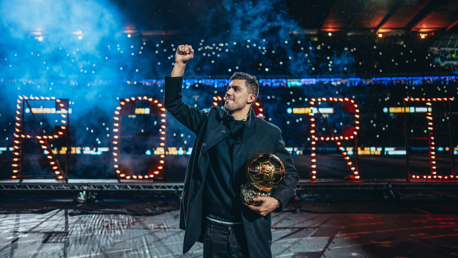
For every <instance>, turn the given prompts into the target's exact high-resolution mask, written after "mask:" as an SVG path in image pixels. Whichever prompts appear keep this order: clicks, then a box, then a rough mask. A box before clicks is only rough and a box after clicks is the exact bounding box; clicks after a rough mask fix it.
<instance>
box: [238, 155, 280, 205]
mask: <svg viewBox="0 0 458 258" xmlns="http://www.w3.org/2000/svg"><path fill="white" fill-rule="evenodd" d="M246 173H247V179H248V183H245V184H242V185H241V186H240V199H241V201H242V203H243V204H245V205H254V206H258V205H260V204H261V202H255V201H253V198H255V197H256V196H264V197H268V196H270V191H272V190H273V189H275V188H276V187H277V186H278V185H279V184H280V183H281V181H282V180H283V178H285V166H284V165H283V162H282V161H281V160H280V159H279V158H278V157H277V156H275V155H274V154H270V153H259V154H256V155H254V156H253V157H252V158H251V159H250V160H248V162H247V165H246Z"/></svg>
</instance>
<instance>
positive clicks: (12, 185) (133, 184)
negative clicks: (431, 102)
mask: <svg viewBox="0 0 458 258" xmlns="http://www.w3.org/2000/svg"><path fill="white" fill-rule="evenodd" d="M372 189H373V190H422V189H425V190H427V189H428V190H458V180H448V181H428V180H411V181H410V182H406V180H405V179H382V180H332V179H318V180H314V181H311V180H303V179H302V180H299V183H298V186H297V190H298V191H308V190H372ZM182 190H183V183H160V182H154V181H150V182H148V181H145V180H142V181H135V180H129V181H128V182H122V183H119V182H118V181H117V180H116V179H90V180H89V179H69V181H68V183H60V182H57V181H56V180H54V179H25V180H23V182H22V183H19V182H17V180H0V191H174V192H179V191H182Z"/></svg>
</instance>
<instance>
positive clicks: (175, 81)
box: [164, 75, 207, 134]
mask: <svg viewBox="0 0 458 258" xmlns="http://www.w3.org/2000/svg"><path fill="white" fill-rule="evenodd" d="M182 85H183V77H171V76H170V75H167V76H165V89H164V106H165V108H166V109H167V111H169V113H170V114H171V115H172V116H174V117H175V118H176V119H177V120H178V121H180V123H182V124H183V125H184V126H186V127H187V128H189V129H190V130H191V131H193V132H194V133H195V134H197V131H198V128H199V126H200V125H201V124H202V121H203V120H204V119H205V117H206V114H207V113H206V112H204V111H201V110H199V109H198V108H196V107H191V106H189V105H188V104H186V103H184V102H183V100H182V98H183V90H182Z"/></svg>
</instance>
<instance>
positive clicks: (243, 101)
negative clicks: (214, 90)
mask: <svg viewBox="0 0 458 258" xmlns="http://www.w3.org/2000/svg"><path fill="white" fill-rule="evenodd" d="M250 95H252V94H250V93H248V89H247V87H246V86H245V80H239V79H235V80H233V81H232V82H231V83H230V84H229V86H227V91H226V101H225V102H224V109H226V110H227V111H229V112H234V111H237V110H242V109H243V108H244V107H245V106H246V105H251V103H250V104H249V103H248V98H249V97H250Z"/></svg>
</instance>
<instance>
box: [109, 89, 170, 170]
mask: <svg viewBox="0 0 458 258" xmlns="http://www.w3.org/2000/svg"><path fill="white" fill-rule="evenodd" d="M136 101H148V102H150V106H153V105H152V104H153V103H154V104H155V106H156V107H157V108H158V109H159V110H161V111H162V113H161V115H160V122H161V123H162V125H161V129H160V132H159V133H160V137H159V138H160V140H161V142H160V144H159V145H160V146H161V147H162V148H164V147H165V133H166V110H165V108H164V107H163V105H162V103H159V101H158V100H157V99H153V98H149V97H147V96H144V97H140V96H138V97H137V98H134V97H131V98H125V99H121V100H120V101H119V104H120V105H119V106H118V107H117V108H116V110H115V111H114V113H115V116H114V117H113V119H114V123H113V126H114V127H113V152H112V153H113V157H114V158H113V159H114V169H115V171H116V174H117V175H118V177H121V178H125V179H152V178H154V177H155V175H159V173H160V171H163V169H164V166H165V155H164V154H161V155H160V158H161V159H160V160H159V163H160V165H159V166H158V167H157V168H156V169H155V170H154V171H153V172H152V173H150V174H149V175H144V176H142V175H126V174H124V173H122V171H121V170H122V168H120V165H119V161H120V159H121V150H120V146H121V145H120V142H121V137H120V135H121V123H122V119H121V115H120V112H121V110H122V107H123V106H124V105H126V103H129V102H134V105H135V102H136Z"/></svg>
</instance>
